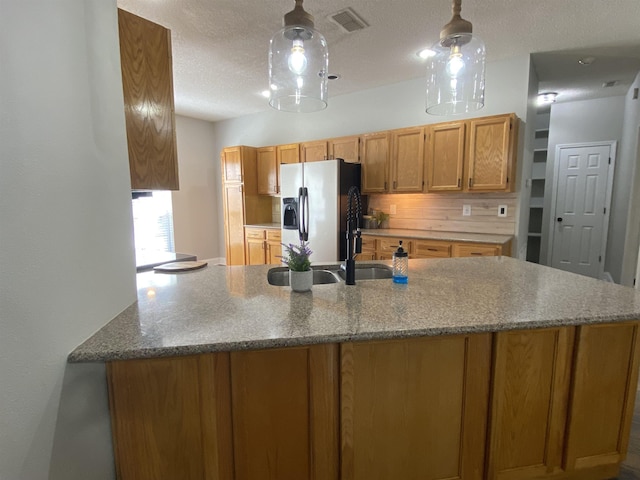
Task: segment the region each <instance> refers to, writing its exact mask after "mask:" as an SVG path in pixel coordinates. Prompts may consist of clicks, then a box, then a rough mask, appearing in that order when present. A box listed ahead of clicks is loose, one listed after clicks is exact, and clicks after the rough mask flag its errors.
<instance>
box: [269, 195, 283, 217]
mask: <svg viewBox="0 0 640 480" xmlns="http://www.w3.org/2000/svg"><path fill="white" fill-rule="evenodd" d="M281 204H282V200H281V199H280V197H271V221H272V222H273V223H280V206H281Z"/></svg>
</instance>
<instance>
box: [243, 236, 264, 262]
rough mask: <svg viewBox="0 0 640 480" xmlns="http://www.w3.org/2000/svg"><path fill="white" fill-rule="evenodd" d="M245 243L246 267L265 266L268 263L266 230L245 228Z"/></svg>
mask: <svg viewBox="0 0 640 480" xmlns="http://www.w3.org/2000/svg"><path fill="white" fill-rule="evenodd" d="M244 242H245V245H244V248H245V262H246V265H264V264H265V263H266V245H265V235H264V230H263V229H259V228H245V232H244Z"/></svg>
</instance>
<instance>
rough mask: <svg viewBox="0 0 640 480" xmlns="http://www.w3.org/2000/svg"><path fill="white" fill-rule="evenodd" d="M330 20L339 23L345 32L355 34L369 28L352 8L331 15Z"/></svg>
mask: <svg viewBox="0 0 640 480" xmlns="http://www.w3.org/2000/svg"><path fill="white" fill-rule="evenodd" d="M329 19H330V20H332V21H333V22H335V23H337V24H338V25H339V26H340V27H342V29H343V30H344V31H345V32H349V33H351V32H355V31H356V30H362V29H363V28H366V27H368V26H369V24H368V23H367V22H365V21H364V20H362V18H360V17H359V16H358V14H357V13H356V12H354V11H353V9H352V8H345V9H344V10H340V11H339V12H338V13H333V14H331V15H329Z"/></svg>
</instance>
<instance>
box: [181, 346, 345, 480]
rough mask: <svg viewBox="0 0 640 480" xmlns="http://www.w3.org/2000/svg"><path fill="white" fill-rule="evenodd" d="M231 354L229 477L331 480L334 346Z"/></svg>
mask: <svg viewBox="0 0 640 480" xmlns="http://www.w3.org/2000/svg"><path fill="white" fill-rule="evenodd" d="M230 359H231V391H232V399H233V412H232V424H233V452H234V460H235V477H233V478H234V479H235V480H327V479H328V480H335V479H337V478H338V455H339V452H338V422H339V414H338V384H337V382H338V346H337V345H314V346H310V347H300V348H287V349H277V350H262V351H244V352H242V351H240V352H231V354H230ZM176 478H178V477H176ZM227 478H232V477H227Z"/></svg>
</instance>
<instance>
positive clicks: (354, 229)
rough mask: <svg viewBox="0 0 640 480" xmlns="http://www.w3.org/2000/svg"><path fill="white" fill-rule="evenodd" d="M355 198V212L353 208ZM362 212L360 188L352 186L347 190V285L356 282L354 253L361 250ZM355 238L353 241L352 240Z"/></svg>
mask: <svg viewBox="0 0 640 480" xmlns="http://www.w3.org/2000/svg"><path fill="white" fill-rule="evenodd" d="M353 200H355V212H354V210H353ZM361 213H362V200H361V198H360V190H358V187H356V186H353V187H351V188H349V191H348V192H347V258H346V259H345V271H346V274H347V280H346V284H347V285H355V284H356V258H355V256H356V254H358V253H361V252H362V238H361V234H360V217H361ZM354 239H355V242H354Z"/></svg>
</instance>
